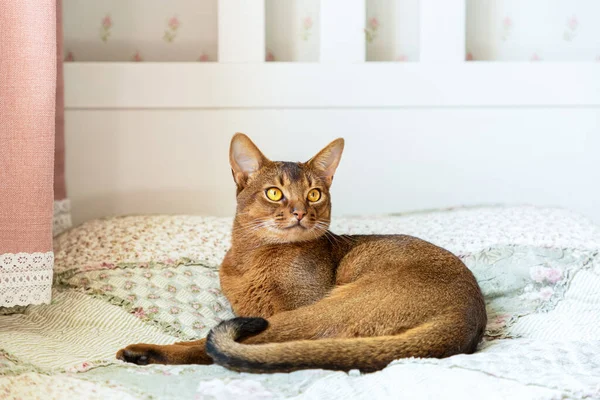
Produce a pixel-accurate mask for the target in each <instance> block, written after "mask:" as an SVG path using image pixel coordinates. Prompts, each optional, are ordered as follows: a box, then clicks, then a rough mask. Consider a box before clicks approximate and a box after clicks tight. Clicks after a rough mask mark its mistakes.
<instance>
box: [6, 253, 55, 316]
mask: <svg viewBox="0 0 600 400" xmlns="http://www.w3.org/2000/svg"><path fill="white" fill-rule="evenodd" d="M53 266H54V253H53V252H51V251H49V252H47V253H17V254H12V253H5V254H0V307H13V306H25V305H29V304H42V303H50V294H51V291H50V290H51V287H52V268H53Z"/></svg>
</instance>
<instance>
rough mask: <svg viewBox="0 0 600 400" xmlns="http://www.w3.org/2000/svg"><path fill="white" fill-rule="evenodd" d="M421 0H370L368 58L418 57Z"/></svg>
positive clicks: (416, 59) (411, 58)
mask: <svg viewBox="0 0 600 400" xmlns="http://www.w3.org/2000/svg"><path fill="white" fill-rule="evenodd" d="M419 3H420V1H419V0H367V1H366V7H367V10H366V11H367V13H366V16H367V20H366V23H365V39H366V43H367V44H366V46H367V52H366V53H367V61H419Z"/></svg>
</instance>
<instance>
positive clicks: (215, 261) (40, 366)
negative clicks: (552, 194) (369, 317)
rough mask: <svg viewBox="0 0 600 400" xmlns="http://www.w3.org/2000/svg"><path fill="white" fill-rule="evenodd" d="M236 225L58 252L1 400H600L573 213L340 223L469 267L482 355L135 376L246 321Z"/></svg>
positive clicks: (4, 344) (82, 236)
mask: <svg viewBox="0 0 600 400" xmlns="http://www.w3.org/2000/svg"><path fill="white" fill-rule="evenodd" d="M230 226H231V219H228V218H209V217H198V216H163V215H159V216H127V217H118V218H108V219H100V220H94V221H90V222H87V223H84V224H83V225H81V226H79V227H77V228H74V229H72V230H70V231H68V232H65V233H64V234H62V235H61V236H59V237H57V238H56V240H55V271H54V275H55V279H54V283H55V284H54V292H53V300H52V303H51V304H50V305H40V306H30V307H26V308H13V309H0V314H2V315H0V398H2V399H17V398H18V399H30V398H31V399H35V398H39V399H44V400H46V399H78V398H82V399H109V398H110V399H238V398H244V399H284V398H285V399H288V398H292V399H350V398H360V399H363V398H364V399H374V398H390V399H398V398H411V399H415V398H452V397H460V398H464V397H467V398H485V399H495V398H509V399H519V398H523V399H531V398H539V399H558V398H569V399H571V398H573V399H575V398H576V399H581V398H590V399H591V398H595V399H600V228H599V227H598V226H596V225H594V224H593V223H591V222H589V221H588V220H587V219H585V218H583V217H581V216H579V215H576V214H573V213H571V212H568V211H565V210H561V209H552V208H534V207H476V208H458V209H449V210H436V211H428V212H419V213H412V214H403V215H392V216H381V217H368V218H367V217H356V218H342V219H337V220H336V221H335V223H333V224H332V230H333V231H334V232H336V233H404V234H411V235H415V236H418V237H421V238H423V239H426V240H429V241H431V242H433V243H435V244H438V245H440V246H443V247H445V248H447V249H449V250H450V251H452V252H454V253H455V254H457V255H458V256H459V257H460V258H461V259H462V260H463V261H464V262H465V263H466V265H467V266H468V267H469V268H470V269H471V270H472V271H473V273H474V274H475V276H476V277H477V279H478V281H479V283H480V285H481V287H482V290H483V292H484V295H485V297H486V303H487V308H488V314H489V324H488V326H487V331H486V335H485V340H484V342H483V343H482V344H481V346H480V350H479V351H478V352H477V353H476V354H473V355H458V356H454V357H450V358H447V359H443V360H436V359H402V360H397V361H394V362H392V363H391V364H390V365H389V366H388V367H387V368H385V369H384V370H382V371H380V372H376V373H371V374H361V373H359V372H358V371H350V372H349V373H344V372H334V371H323V370H307V371H298V372H294V373H289V374H265V375H254V374H246V373H236V372H231V371H228V370H226V369H224V368H222V367H218V366H162V365H149V366H135V365H131V364H126V363H123V362H121V361H118V360H116V359H115V358H114V355H115V352H116V351H117V350H118V349H119V348H121V347H123V346H125V345H128V344H131V343H139V342H149V343H159V344H167V343H172V342H175V341H181V340H186V339H193V338H199V337H203V336H205V335H206V334H207V332H208V331H209V329H210V328H211V327H213V326H214V325H216V324H217V323H218V322H219V321H221V320H223V319H227V318H231V317H232V316H233V314H232V313H231V310H230V308H229V304H228V302H227V300H226V299H225V297H224V296H223V294H222V293H221V291H220V288H219V281H218V271H219V270H218V268H219V263H220V260H221V259H222V258H223V256H224V254H225V252H226V250H227V248H228V246H229V239H230Z"/></svg>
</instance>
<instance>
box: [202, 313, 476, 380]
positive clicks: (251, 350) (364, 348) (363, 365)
mask: <svg viewBox="0 0 600 400" xmlns="http://www.w3.org/2000/svg"><path fill="white" fill-rule="evenodd" d="M268 326H269V323H268V321H267V320H265V319H263V318H234V319H231V320H228V321H224V322H222V323H221V324H219V325H218V326H217V327H215V328H214V329H212V330H211V332H210V333H209V335H208V338H207V342H206V352H207V353H208V355H209V356H210V357H212V359H213V361H214V362H215V363H216V364H219V365H222V366H224V367H227V368H229V369H232V370H236V371H242V372H265V373H266V372H289V371H295V370H299V369H309V368H310V369H329V370H341V371H349V370H352V369H359V370H361V371H363V372H370V371H376V370H380V369H382V368H384V367H386V366H387V365H388V364H389V363H390V362H391V361H393V360H396V359H399V358H407V357H435V358H443V357H449V356H451V355H454V354H458V353H467V354H470V353H473V352H475V350H476V348H477V343H478V342H479V340H480V338H481V336H482V334H483V330H481V329H480V330H479V331H477V332H468V334H462V335H461V334H457V332H461V331H462V332H465V326H457V324H456V320H454V319H445V320H437V321H431V322H426V323H423V324H421V325H419V326H417V327H414V328H411V329H408V330H406V331H404V332H402V333H400V334H398V335H393V336H375V337H357V338H325V339H318V340H294V341H289V342H282V343H260V344H244V343H238V342H237V341H238V340H242V339H245V338H247V337H250V336H254V335H257V334H259V333H261V332H263V331H264V330H266V329H267V327H268ZM465 333H467V332H465Z"/></svg>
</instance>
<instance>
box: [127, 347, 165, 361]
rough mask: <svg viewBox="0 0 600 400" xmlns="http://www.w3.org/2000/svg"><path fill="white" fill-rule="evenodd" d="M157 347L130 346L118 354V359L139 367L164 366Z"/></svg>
mask: <svg viewBox="0 0 600 400" xmlns="http://www.w3.org/2000/svg"><path fill="white" fill-rule="evenodd" d="M155 347H156V346H155V345H151V344H130V345H129V346H127V347H125V348H124V349H121V350H119V351H118V352H117V359H118V360H121V361H125V362H128V363H132V364H137V365H148V364H164V361H163V360H162V357H161V355H160V352H158V351H157V350H156V349H155Z"/></svg>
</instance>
